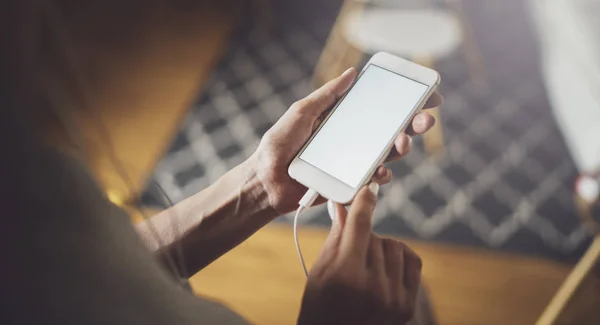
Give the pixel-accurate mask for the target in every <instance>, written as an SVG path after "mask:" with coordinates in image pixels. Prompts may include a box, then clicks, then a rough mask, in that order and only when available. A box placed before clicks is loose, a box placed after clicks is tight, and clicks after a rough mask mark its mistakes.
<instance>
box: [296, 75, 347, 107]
mask: <svg viewBox="0 0 600 325" xmlns="http://www.w3.org/2000/svg"><path fill="white" fill-rule="evenodd" d="M354 78H356V69H354V68H349V69H348V70H346V71H344V73H342V75H340V76H339V77H337V78H335V79H333V80H331V81H329V82H328V83H326V84H325V85H323V86H322V87H321V88H319V89H317V90H315V91H313V92H312V93H311V94H310V95H308V96H306V97H305V98H303V99H301V100H299V101H298V102H296V103H294V105H292V107H291V108H290V110H291V111H295V112H298V113H301V114H306V115H311V116H314V117H319V116H320V115H321V114H322V113H323V112H324V111H325V110H327V109H328V108H329V107H331V105H333V104H334V103H335V102H336V100H338V99H339V98H340V97H341V96H342V95H343V94H344V92H346V90H348V88H350V86H351V85H352V82H353V81H354Z"/></svg>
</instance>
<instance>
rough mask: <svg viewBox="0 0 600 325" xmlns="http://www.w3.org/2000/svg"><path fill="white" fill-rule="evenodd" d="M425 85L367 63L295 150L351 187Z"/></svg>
mask: <svg viewBox="0 0 600 325" xmlns="http://www.w3.org/2000/svg"><path fill="white" fill-rule="evenodd" d="M427 88H428V86H427V85H424V84H422V83H420V82H417V81H414V80H412V79H409V78H406V77H404V76H401V75H399V74H397V73H394V72H391V71H389V70H386V69H384V68H381V67H378V66H376V65H372V64H371V65H369V66H368V67H367V69H366V70H365V71H364V72H363V74H362V75H361V77H360V78H359V79H358V80H357V81H356V83H355V84H354V87H352V89H351V90H350V91H349V92H348V94H347V95H346V97H344V99H343V100H342V102H341V103H340V104H339V105H338V107H337V108H336V110H335V111H334V112H333V113H332V114H331V116H330V117H329V119H327V121H326V122H325V124H324V125H323V126H322V127H321V129H319V131H318V133H317V134H316V135H315V136H314V137H313V139H312V141H311V142H310V144H309V145H308V146H307V147H306V148H305V149H304V151H303V152H302V154H301V155H300V159H302V160H304V161H305V162H307V163H309V164H311V165H312V166H314V167H316V168H318V169H320V170H322V171H323V172H325V173H327V174H329V175H330V176H332V177H334V178H336V179H338V180H340V181H342V182H343V183H345V184H346V185H348V186H350V187H352V188H356V187H358V186H359V185H360V183H361V181H362V180H363V178H364V177H365V174H366V173H367V172H369V170H370V168H371V166H373V164H375V163H376V162H377V159H378V158H379V156H380V155H381V153H382V152H383V151H384V150H385V149H386V147H387V146H388V144H389V143H390V141H391V140H392V138H393V137H394V135H395V134H396V132H397V131H398V129H399V128H400V126H402V125H403V124H404V122H405V121H406V120H407V119H408V118H410V117H411V116H410V115H411V112H412V111H413V109H414V108H415V106H416V105H417V104H418V103H419V100H420V99H421V97H423V95H424V94H425V93H426V92H427Z"/></svg>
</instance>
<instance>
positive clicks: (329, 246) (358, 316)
mask: <svg viewBox="0 0 600 325" xmlns="http://www.w3.org/2000/svg"><path fill="white" fill-rule="evenodd" d="M378 189H379V186H378V185H377V184H376V183H371V184H370V185H369V186H365V187H364V188H363V189H361V190H360V191H359V193H358V194H357V196H356V198H355V199H354V202H353V203H352V205H351V207H350V210H349V211H348V212H346V209H345V208H344V207H342V206H340V205H338V206H337V218H334V219H335V220H334V224H333V226H332V228H331V232H330V233H329V236H328V237H327V240H326V242H325V245H324V247H323V250H322V251H321V255H320V256H319V258H318V260H317V262H316V263H315V265H314V266H313V268H312V270H311V272H310V274H309V279H308V283H307V285H306V289H305V292H304V297H303V300H302V308H301V311H300V315H299V317H298V324H300V325H320V324H345V325H347V324H361V325H369V324H377V325H379V324H394V325H400V324H405V323H406V322H408V321H409V320H410V319H411V318H412V315H413V311H414V307H415V300H416V295H417V291H418V289H419V285H420V280H421V259H420V258H419V257H418V256H417V254H415V253H414V252H413V251H412V250H411V249H410V248H408V247H407V246H406V245H404V244H402V243H401V242H400V241H397V240H394V239H389V238H381V237H379V236H377V235H375V234H373V233H372V231H371V219H372V216H373V211H374V209H375V203H376V199H377V191H378Z"/></svg>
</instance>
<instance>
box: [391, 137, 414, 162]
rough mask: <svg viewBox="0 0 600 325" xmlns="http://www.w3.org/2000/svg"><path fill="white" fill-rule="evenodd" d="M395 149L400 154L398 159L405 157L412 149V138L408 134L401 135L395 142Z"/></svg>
mask: <svg viewBox="0 0 600 325" xmlns="http://www.w3.org/2000/svg"><path fill="white" fill-rule="evenodd" d="M394 148H395V149H396V152H397V153H398V155H397V158H398V159H400V158H402V157H405V156H406V155H408V153H409V152H410V149H411V148H412V138H411V137H410V136H409V135H408V134H406V133H400V135H399V136H398V137H397V138H396V141H394Z"/></svg>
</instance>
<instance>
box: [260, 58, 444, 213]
mask: <svg viewBox="0 0 600 325" xmlns="http://www.w3.org/2000/svg"><path fill="white" fill-rule="evenodd" d="M355 78H356V70H355V69H354V68H350V69H348V70H346V71H345V72H344V73H343V74H342V75H341V76H339V77H337V78H336V79H334V80H331V81H330V82H328V83H327V84H325V85H324V86H323V87H321V88H319V89H317V90H316V91H314V92H313V93H311V94H310V95H308V96H307V97H305V98H303V99H301V100H299V101H297V102H295V103H294V104H293V105H292V106H291V107H290V109H289V110H288V111H287V112H286V113H285V114H284V115H283V116H282V117H281V118H280V119H279V121H277V123H275V125H273V127H272V128H271V129H269V130H268V131H267V132H266V133H265V135H264V137H263V138H262V140H261V142H260V145H259V146H258V149H257V150H256V152H255V153H254V155H253V156H252V158H251V159H254V160H255V161H254V165H255V172H256V175H257V177H258V178H259V180H260V182H261V183H262V185H263V188H264V190H265V191H266V192H267V193H266V194H267V196H268V198H269V204H270V205H271V207H272V208H274V209H275V210H276V211H277V212H278V213H281V214H283V213H288V212H290V211H293V210H295V209H296V208H297V207H298V201H299V200H300V198H301V197H302V195H303V194H304V193H305V192H306V187H304V186H303V185H301V184H300V183H298V182H296V181H295V180H293V179H292V178H291V177H290V176H289V175H288V172H287V170H288V166H289V164H290V163H291V162H292V160H293V159H294V157H295V156H296V154H297V153H298V151H299V150H300V149H301V148H302V146H303V145H304V143H305V142H306V141H307V140H308V139H309V137H310V136H311V134H312V133H313V131H314V130H315V129H316V128H317V127H318V126H319V123H320V121H321V118H322V116H323V113H324V112H325V111H326V110H327V109H328V108H330V107H331V106H332V105H333V104H335V102H336V101H337V100H338V99H339V98H340V97H341V96H342V95H343V94H344V93H345V92H346V90H347V89H348V88H349V87H350V86H351V85H352V82H353V81H354V79H355ZM441 103H442V97H441V96H440V95H439V94H438V93H434V94H433V95H432V96H431V97H430V98H429V100H428V101H427V103H426V104H425V107H424V108H431V107H437V106H439V105H441ZM434 124H435V119H434V118H433V116H431V115H430V114H429V113H427V112H421V113H419V114H417V115H416V116H415V117H414V118H413V120H412V123H411V124H410V126H409V127H408V128H407V130H406V132H403V133H401V134H400V135H399V136H398V137H397V138H396V140H395V142H394V148H393V150H392V152H391V153H390V156H389V157H388V159H387V160H386V161H393V160H398V159H400V158H402V157H404V156H405V155H406V154H408V152H409V151H410V148H411V143H412V139H411V136H413V135H418V134H423V133H425V132H426V131H427V130H429V129H430V128H431V127H432V126H433V125H434ZM391 180H392V172H391V171H390V170H389V169H388V168H386V167H384V166H380V167H379V168H378V169H377V170H376V171H375V174H374V176H373V181H375V182H377V183H379V184H385V183H388V182H390V181H391ZM324 201H325V200H324V199H323V198H319V199H318V200H317V203H323V202H324Z"/></svg>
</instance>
